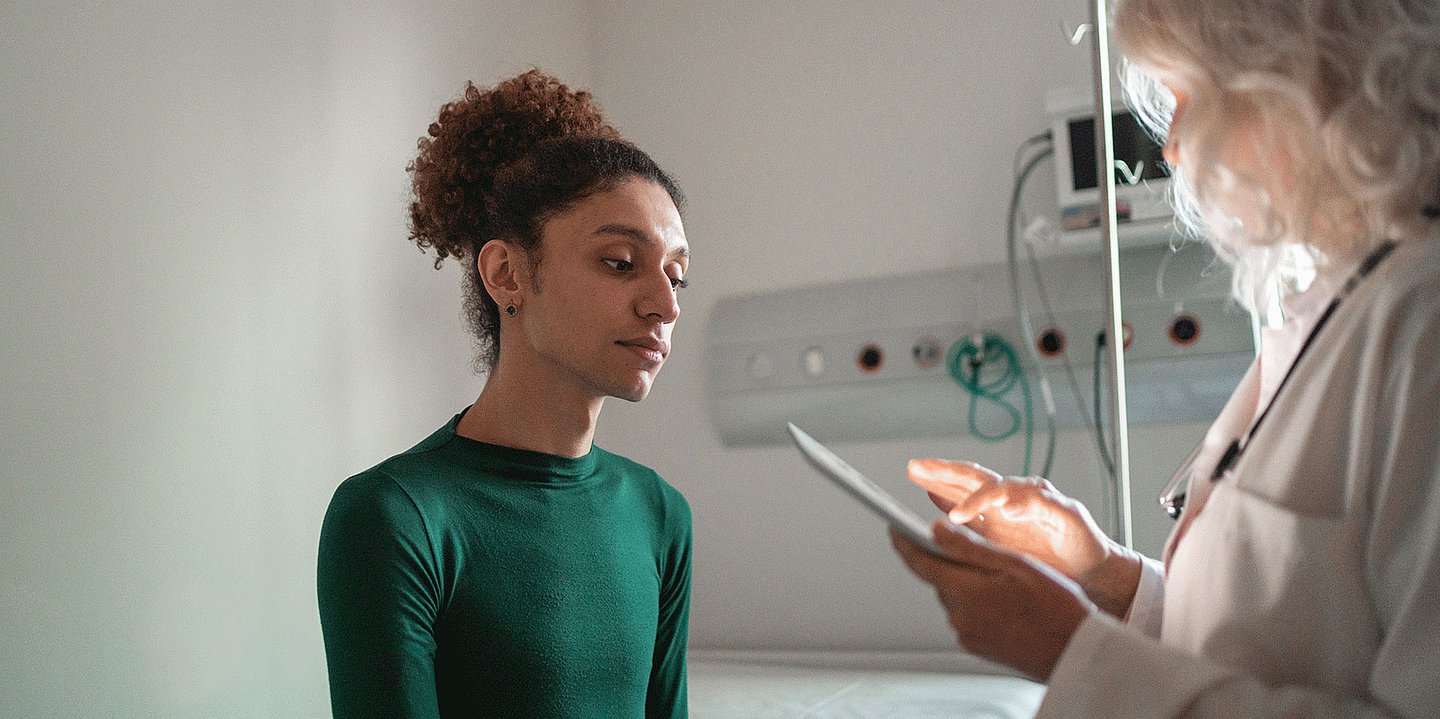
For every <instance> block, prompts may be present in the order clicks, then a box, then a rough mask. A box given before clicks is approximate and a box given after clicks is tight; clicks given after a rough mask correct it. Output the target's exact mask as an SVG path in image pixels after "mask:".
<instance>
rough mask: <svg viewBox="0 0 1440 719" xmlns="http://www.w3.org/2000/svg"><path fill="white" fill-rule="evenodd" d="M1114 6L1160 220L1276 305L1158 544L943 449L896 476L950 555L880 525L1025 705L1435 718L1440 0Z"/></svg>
mask: <svg viewBox="0 0 1440 719" xmlns="http://www.w3.org/2000/svg"><path fill="white" fill-rule="evenodd" d="M1114 24H1115V29H1116V36H1117V38H1118V39H1119V42H1120V44H1121V46H1122V49H1123V50H1124V51H1125V54H1126V57H1127V61H1128V63H1129V70H1128V72H1129V73H1130V75H1131V82H1130V83H1128V89H1129V90H1130V91H1131V92H1132V94H1133V95H1134V98H1135V101H1134V102H1133V103H1132V105H1133V106H1135V107H1137V108H1140V109H1142V110H1145V111H1146V112H1143V113H1142V115H1143V116H1145V117H1148V118H1150V120H1151V121H1152V122H1153V123H1154V124H1155V126H1156V130H1157V132H1159V133H1161V134H1166V133H1167V132H1168V134H1166V140H1165V157H1166V159H1167V161H1169V162H1170V163H1171V165H1172V166H1174V167H1175V169H1176V170H1177V171H1178V172H1177V177H1178V183H1177V184H1178V188H1179V189H1178V196H1177V197H1176V203H1177V207H1178V209H1179V210H1180V216H1181V217H1182V219H1185V220H1186V221H1187V222H1189V223H1190V224H1191V225H1192V227H1193V228H1194V229H1196V230H1197V231H1198V232H1200V233H1202V234H1203V235H1204V236H1205V237H1206V238H1207V239H1208V240H1209V241H1210V242H1211V244H1212V245H1214V246H1215V247H1216V249H1217V251H1218V252H1219V253H1220V255H1221V256H1222V257H1224V258H1226V259H1227V261H1229V262H1230V263H1232V264H1233V265H1234V267H1235V276H1236V278H1237V281H1236V284H1235V288H1234V289H1235V294H1236V297H1237V299H1238V300H1240V301H1241V302H1242V303H1244V304H1247V305H1249V306H1250V307H1251V309H1252V310H1258V309H1259V308H1260V307H1261V306H1263V305H1265V304H1268V302H1269V300H1270V299H1271V298H1275V299H1278V300H1280V301H1282V302H1283V308H1284V314H1285V317H1284V322H1283V324H1281V325H1280V326H1278V327H1274V328H1266V329H1265V330H1264V331H1263V333H1262V338H1261V339H1262V342H1261V345H1262V346H1261V351H1260V354H1259V357H1258V358H1257V360H1256V362H1255V364H1254V365H1252V367H1251V369H1250V371H1249V373H1248V374H1247V375H1246V376H1245V378H1244V379H1243V380H1242V381H1241V384H1240V386H1239V387H1238V388H1237V390H1236V392H1235V394H1234V395H1233V396H1232V398H1231V399H1230V401H1229V403H1228V404H1227V405H1226V407H1225V409H1224V410H1223V411H1222V412H1221V414H1220V416H1219V418H1217V420H1216V421H1215V423H1214V425H1212V426H1211V428H1210V430H1209V431H1208V432H1207V434H1206V436H1205V437H1204V439H1203V441H1202V442H1201V444H1200V446H1199V447H1197V448H1196V450H1195V451H1194V452H1193V453H1192V454H1191V456H1190V458H1189V459H1187V460H1186V461H1185V462H1183V463H1182V464H1181V468H1180V470H1179V471H1178V472H1177V474H1176V476H1175V479H1174V480H1173V481H1172V487H1173V491H1167V497H1165V498H1163V499H1164V500H1165V501H1166V502H1167V506H1166V509H1167V511H1170V512H1171V514H1172V516H1177V515H1178V518H1179V523H1178V524H1177V525H1176V526H1175V529H1174V531H1173V533H1172V534H1171V536H1170V539H1169V541H1168V542H1167V544H1166V547H1165V552H1164V561H1163V563H1162V562H1156V561H1154V560H1150V559H1147V558H1143V557H1141V556H1139V555H1138V554H1136V553H1135V552H1133V551H1130V550H1129V549H1127V548H1125V547H1123V546H1121V545H1119V544H1117V543H1116V542H1114V541H1113V540H1111V539H1109V538H1108V537H1106V536H1105V535H1104V534H1103V533H1102V532H1101V531H1100V530H1099V528H1098V527H1097V526H1096V525H1095V523H1094V521H1093V520H1092V519H1091V518H1090V515H1089V513H1088V512H1087V511H1086V509H1085V507H1084V506H1083V505H1081V504H1079V503H1078V502H1076V501H1075V500H1073V499H1070V498H1068V497H1065V496H1064V495H1062V494H1060V493H1059V492H1058V491H1057V490H1056V489H1055V487H1054V486H1052V485H1051V484H1050V483H1048V482H1046V481H1045V480H1043V479H1040V478H1025V477H1003V476H1000V475H999V474H997V473H995V472H992V471H990V470H988V469H986V468H984V467H980V466H978V465H975V464H970V463H964V462H948V461H944V460H915V461H913V462H912V463H911V466H910V476H911V479H912V480H913V481H915V482H916V483H917V484H920V485H921V486H922V487H925V488H926V489H928V490H929V491H930V492H931V495H932V498H933V499H934V500H935V502H936V504H937V505H938V506H940V507H941V508H942V509H944V510H947V511H948V512H949V519H950V522H949V523H937V524H936V526H935V530H934V531H935V539H936V542H937V543H938V544H939V545H941V546H942V547H943V548H944V549H945V550H946V552H947V554H948V555H949V556H948V560H947V559H942V558H938V557H935V556H931V555H929V554H927V553H926V552H925V551H924V550H923V549H922V548H920V547H919V546H918V545H916V544H915V543H913V542H910V541H908V540H906V539H905V538H903V537H902V536H900V535H898V534H896V533H894V532H892V541H893V543H894V544H895V547H896V549H897V551H899V553H900V554H901V556H902V558H903V559H904V561H905V562H906V564H907V565H908V566H909V567H910V569H911V570H912V571H913V572H914V573H915V574H916V575H918V576H919V577H920V578H921V579H923V580H924V581H925V582H927V583H929V584H931V585H933V586H934V588H935V590H936V593H937V595H938V597H939V600H940V603H941V604H942V605H943V608H944V610H945V613H946V614H947V616H948V618H949V620H950V624H951V626H952V628H953V629H954V630H955V634H956V637H957V639H958V640H959V642H960V644H961V645H963V646H964V647H965V648H966V649H968V650H970V651H973V652H975V653H978V654H981V655H983V656H986V657H989V658H991V659H994V660H997V661H999V662H1002V663H1004V664H1007V665H1009V666H1010V667H1013V668H1015V669H1016V670H1019V671H1021V672H1023V673H1025V674H1027V675H1028V676H1030V677H1033V678H1034V679H1036V680H1039V681H1048V682H1049V685H1050V687H1049V691H1048V692H1047V694H1046V696H1045V699H1044V703H1043V704H1042V706H1041V708H1040V711H1039V716H1040V717H1044V718H1048V717H1107V718H1117V719H1118V718H1130V717H1156V718H1159V717H1192V718H1201V717H1217V718H1219V717H1225V718H1229V717H1289V718H1295V717H1327V718H1331V719H1333V718H1338V717H1407V718H1410V719H1420V718H1421V717H1436V716H1440V682H1437V681H1436V680H1435V679H1436V671H1435V665H1436V661H1437V659H1440V401H1437V394H1440V1H1437V0H1118V2H1117V3H1116V5H1115V9H1114ZM1167 124H1168V128H1167ZM1297 268H1308V270H1309V272H1312V273H1313V281H1311V282H1310V283H1309V284H1308V286H1307V287H1305V288H1304V289H1300V288H1299V287H1298V286H1297V285H1298V279H1297V277H1296V276H1295V272H1296V270H1297ZM1276 287H1285V288H1288V289H1287V290H1286V291H1285V293H1284V295H1283V297H1278V298H1277V297H1276V296H1275V295H1274V294H1272V293H1274V292H1276V290H1275V289H1274V288H1276ZM1267 295H1268V297H1267Z"/></svg>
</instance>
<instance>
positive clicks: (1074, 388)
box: [1025, 243, 1115, 481]
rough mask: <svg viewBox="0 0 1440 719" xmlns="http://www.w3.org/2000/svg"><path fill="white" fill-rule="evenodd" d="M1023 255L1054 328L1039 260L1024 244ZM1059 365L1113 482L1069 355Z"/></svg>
mask: <svg viewBox="0 0 1440 719" xmlns="http://www.w3.org/2000/svg"><path fill="white" fill-rule="evenodd" d="M1025 255H1026V257H1027V259H1028V261H1029V264H1030V276H1031V277H1033V278H1034V279H1035V290H1036V294H1038V295H1040V306H1041V307H1043V308H1044V310H1045V321H1046V322H1049V323H1050V326H1052V327H1054V326H1055V325H1056V324H1057V322H1056V321H1055V310H1054V308H1052V307H1051V306H1050V293H1048V292H1046V291H1045V279H1044V278H1043V277H1041V275H1040V260H1039V259H1037V258H1036V257H1035V247H1034V246H1033V245H1031V244H1029V243H1026V245H1025ZM1027 311H1028V310H1027ZM1060 365H1061V367H1062V368H1063V369H1064V370H1065V379H1066V381H1067V382H1069V385H1070V394H1071V396H1073V397H1074V398H1075V406H1076V407H1077V408H1078V409H1079V410H1080V412H1079V415H1080V423H1081V424H1083V425H1085V431H1086V432H1087V433H1089V434H1090V435H1091V436H1092V437H1094V438H1095V441H1096V445H1095V446H1096V448H1097V449H1098V450H1099V451H1100V463H1101V464H1103V465H1104V466H1105V472H1106V473H1107V474H1108V475H1109V476H1110V478H1111V480H1112V481H1113V480H1114V477H1115V463H1114V462H1113V461H1111V459H1110V450H1109V449H1107V448H1106V446H1105V438H1104V433H1103V432H1097V431H1096V428H1097V427H1101V426H1102V423H1101V422H1100V421H1099V420H1096V421H1095V422H1094V423H1092V422H1091V420H1090V412H1088V411H1086V409H1085V399H1084V396H1083V395H1082V394H1081V392H1080V382H1079V380H1077V379H1075V366H1074V365H1073V364H1071V363H1070V354H1069V353H1066V352H1062V353H1060ZM1099 403H1100V399H1099V396H1098V395H1097V396H1096V399H1095V406H1096V407H1098V406H1099ZM1042 476H1043V475H1042Z"/></svg>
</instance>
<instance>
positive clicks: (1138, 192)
mask: <svg viewBox="0 0 1440 719" xmlns="http://www.w3.org/2000/svg"><path fill="white" fill-rule="evenodd" d="M1091 97H1092V96H1091V94H1090V93H1089V92H1061V93H1052V94H1051V96H1050V97H1049V98H1047V101H1046V109H1047V110H1048V111H1049V113H1050V117H1051V132H1052V133H1053V142H1054V147H1055V190H1056V192H1055V197H1056V200H1057V202H1058V203H1059V206H1060V213H1061V219H1062V224H1063V226H1064V228H1065V229H1066V230H1080V229H1085V228H1088V227H1095V226H1097V225H1099V224H1100V214H1099V213H1100V210H1099V202H1100V189H1099V179H1100V176H1099V174H1098V172H1097V170H1098V167H1097V165H1096V162H1095V132H1096V122H1095V109H1094V106H1093V101H1092V99H1091ZM1112 125H1113V131H1114V147H1115V171H1114V172H1115V205H1116V211H1117V216H1118V219H1119V221H1120V222H1122V223H1124V222H1144V221H1151V220H1164V219H1168V218H1169V217H1170V216H1171V214H1172V212H1171V209H1170V204H1169V201H1168V200H1167V199H1166V191H1167V190H1168V189H1169V183H1170V167H1169V165H1167V164H1166V163H1165V159H1164V157H1163V156H1162V146H1161V145H1160V143H1159V142H1157V141H1156V140H1155V138H1154V137H1152V136H1151V135H1150V133H1149V131H1147V130H1146V129H1145V128H1144V127H1143V126H1142V125H1141V124H1140V122H1139V120H1138V118H1136V117H1135V115H1134V114H1133V113H1131V112H1130V111H1129V109H1127V108H1126V107H1124V106H1123V105H1121V104H1116V105H1115V106H1114V113H1113V114H1112Z"/></svg>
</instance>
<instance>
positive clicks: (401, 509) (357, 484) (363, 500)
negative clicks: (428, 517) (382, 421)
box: [326, 464, 417, 521]
mask: <svg viewBox="0 0 1440 719" xmlns="http://www.w3.org/2000/svg"><path fill="white" fill-rule="evenodd" d="M416 511H417V509H416V507H415V501H414V499H413V498H412V497H411V496H410V493H409V492H408V491H406V489H405V487H404V486H403V485H402V484H401V483H400V482H398V481H396V479H395V477H393V476H392V475H391V474H390V473H389V472H388V471H387V470H386V468H385V465H384V464H380V465H376V466H374V467H371V468H370V469H367V470H365V471H364V472H361V473H359V474H356V475H354V476H352V477H349V478H348V479H346V480H345V481H343V482H341V483H340V486H338V487H336V488H335V494H334V496H332V497H331V498H330V508H329V510H328V511H327V512H326V517H327V521H328V520H329V518H331V517H335V518H341V517H351V518H354V519H355V521H377V520H379V519H381V518H389V519H390V521H393V520H394V519H396V518H399V517H404V516H407V515H413V514H415V512H416Z"/></svg>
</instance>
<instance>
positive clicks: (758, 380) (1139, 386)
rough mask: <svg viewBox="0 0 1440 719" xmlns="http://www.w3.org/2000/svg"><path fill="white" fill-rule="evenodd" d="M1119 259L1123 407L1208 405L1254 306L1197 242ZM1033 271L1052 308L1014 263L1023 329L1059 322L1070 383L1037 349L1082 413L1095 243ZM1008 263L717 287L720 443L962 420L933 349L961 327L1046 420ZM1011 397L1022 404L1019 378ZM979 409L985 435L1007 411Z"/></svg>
mask: <svg viewBox="0 0 1440 719" xmlns="http://www.w3.org/2000/svg"><path fill="white" fill-rule="evenodd" d="M1121 268H1122V270H1121V280H1122V282H1121V284H1122V287H1121V293H1122V298H1123V301H1124V306H1125V321H1126V322H1127V323H1128V324H1129V325H1130V327H1131V329H1132V344H1131V345H1130V347H1129V349H1127V350H1126V380H1127V384H1128V389H1129V416H1130V421H1131V422H1132V423H1175V422H1195V421H1205V420H1211V419H1213V418H1214V417H1215V416H1216V415H1218V414H1219V412H1220V409H1221V408H1222V407H1223V406H1224V404H1225V401H1226V400H1227V399H1228V398H1229V396H1230V392H1231V391H1232V390H1233V389H1234V387H1235V385H1236V384H1237V383H1238V382H1239V380H1240V378H1241V376H1243V374H1244V372H1245V370H1246V368H1247V367H1248V366H1249V365H1250V362H1251V360H1252V359H1253V357H1254V332H1253V327H1252V323H1251V318H1250V316H1249V314H1248V313H1246V312H1244V311H1243V310H1242V309H1240V308H1239V307H1238V306H1237V305H1236V304H1235V303H1234V302H1233V301H1232V300H1230V299H1229V296H1228V292H1229V273H1228V272H1227V271H1226V269H1225V267H1224V266H1223V265H1221V264H1220V263H1219V262H1217V261H1216V260H1215V258H1214V255H1213V254H1212V253H1211V252H1210V251H1209V249H1208V248H1207V247H1205V246H1204V245H1203V244H1199V243H1190V244H1187V245H1183V246H1181V247H1180V248H1179V249H1171V248H1170V247H1167V246H1160V247H1154V246H1150V247H1137V248H1131V249H1127V250H1124V251H1123V252H1122V254H1121ZM1039 273H1040V275H1041V278H1042V280H1043V281H1044V282H1045V294H1046V295H1047V298H1048V299H1049V304H1050V307H1051V308H1053V309H1054V310H1055V311H1056V314H1055V316H1054V317H1053V322H1052V321H1051V318H1048V317H1047V315H1046V312H1045V310H1044V307H1043V304H1042V303H1041V301H1040V299H1039V298H1040V295H1039V292H1038V289H1037V287H1036V285H1035V284H1034V281H1033V274H1032V272H1031V271H1030V268H1029V267H1028V266H1027V267H1024V268H1022V275H1021V284H1022V287H1023V290H1024V293H1025V298H1026V302H1027V306H1028V307H1029V308H1030V314H1031V321H1032V324H1033V327H1034V330H1035V332H1036V334H1037V335H1038V334H1039V333H1041V332H1042V331H1044V330H1045V329H1047V328H1049V327H1055V328H1058V329H1059V330H1060V331H1061V332H1063V333H1064V335H1065V337H1066V339H1067V347H1066V350H1065V359H1066V360H1068V363H1069V365H1070V368H1071V371H1072V372H1073V373H1074V375H1075V384H1076V385H1078V388H1079V390H1080V394H1079V396H1077V395H1076V393H1075V392H1074V391H1072V388H1071V383H1070V380H1069V378H1068V377H1067V376H1066V373H1065V371H1064V364H1065V363H1064V362H1063V361H1062V360H1061V359H1060V358H1059V357H1052V358H1042V359H1041V364H1042V365H1043V367H1044V369H1045V372H1046V375H1047V376H1048V377H1049V380H1050V384H1051V388H1052V390H1053V396H1054V399H1055V404H1056V422H1057V424H1058V425H1059V426H1061V427H1077V426H1082V425H1084V424H1086V423H1087V421H1088V418H1089V417H1090V416H1091V413H1093V405H1092V399H1091V398H1092V396H1093V384H1092V382H1093V367H1094V365H1093V358H1094V353H1095V341H1096V335H1097V334H1099V333H1100V332H1101V331H1102V329H1103V328H1104V327H1105V316H1104V305H1103V301H1104V300H1103V296H1104V287H1105V275H1104V265H1103V264H1102V263H1101V258H1100V257H1098V256H1089V255H1086V256H1059V257H1050V258H1045V259H1041V260H1040V263H1039ZM1008 277H1009V274H1008V269H1007V268H1006V267H1005V266H1004V265H992V266H980V267H970V268H962V269H949V270H935V271H930V272H924V273H917V274H912V275H904V276H895V277H883V278H875V279H865V280H855V281H848V282H838V283H831V284H826V285H818V286H812V287H803V288H796V289H789V290H784V291H779V292H770V293H762V294H753V295H744V296H731V297H724V298H721V299H720V300H718V301H717V302H716V304H715V307H714V310H713V313H712V315H711V318H710V325H709V328H710V332H709V337H708V356H709V368H708V383H709V396H710V406H711V417H712V419H713V420H714V423H715V426H716V429H717V431H718V432H719V434H720V437H721V439H722V441H724V443H725V444H727V445H732V446H738V445H761V444H778V443H783V442H786V441H788V435H787V434H786V433H785V423H786V422H795V423H796V424H798V425H800V426H801V427H804V428H805V429H806V431H808V432H810V433H811V434H812V435H814V436H815V437H816V438H817V439H820V440H821V441H855V440H877V439H897V438H905V437H921V436H954V435H965V434H968V433H969V425H968V413H969V405H970V396H969V394H968V393H966V392H965V391H964V390H963V389H962V388H961V387H960V386H959V385H958V384H957V383H956V382H955V381H954V380H953V379H952V378H951V377H950V374H949V371H948V368H947V366H946V363H945V361H944V360H945V356H946V354H948V351H949V350H950V349H951V347H952V346H953V345H954V344H955V343H956V342H957V341H959V340H961V339H962V338H965V337H969V336H974V335H977V334H984V333H994V334H998V335H1000V336H1001V337H1002V338H1004V339H1005V340H1006V341H1007V342H1008V343H1010V344H1011V345H1012V346H1013V347H1014V348H1015V350H1016V352H1017V353H1018V354H1019V355H1020V359H1021V366H1022V368H1023V369H1024V370H1025V372H1026V376H1027V378H1028V379H1029V380H1030V385H1031V389H1032V395H1033V400H1032V401H1033V405H1032V406H1033V408H1034V411H1035V425H1034V426H1035V431H1036V432H1037V433H1038V432H1041V431H1043V428H1044V417H1043V412H1044V407H1043V404H1042V400H1041V397H1040V387H1039V382H1038V377H1037V376H1036V372H1035V370H1036V367H1035V365H1034V363H1033V362H1032V361H1031V359H1030V356H1029V353H1028V351H1027V350H1026V349H1025V346H1024V344H1022V343H1030V342H1033V341H1035V340H1036V339H1037V338H1026V337H1022V336H1021V330H1020V322H1019V319H1018V318H1017V317H1016V316H1015V314H1014V312H1013V309H1012V303H1011V299H1010V290H1009V281H1008ZM1180 317H1183V318H1185V319H1187V320H1189V321H1191V322H1193V323H1194V325H1195V326H1196V327H1198V334H1196V335H1195V336H1194V338H1193V340H1192V341H1189V342H1187V343H1181V342H1177V341H1176V340H1175V339H1173V338H1172V337H1171V329H1172V324H1173V323H1174V321H1175V320H1176V318H1180ZM917 345H920V346H921V348H922V351H921V352H919V360H918V361H917V353H916V349H915V348H916V346H917ZM934 348H938V349H939V350H940V352H939V354H940V356H939V357H938V358H936V357H934ZM927 350H928V351H927ZM867 351H868V352H869V356H868V357H866V358H865V359H866V360H875V359H877V358H878V360H879V361H878V363H874V362H871V363H870V364H871V365H872V366H869V367H867V366H865V363H864V362H862V361H861V360H862V354H865V353H866V352H867ZM936 359H938V360H939V361H934V360H936ZM1105 397H1106V400H1105V401H1104V402H1102V404H1103V405H1104V406H1102V411H1103V412H1105V414H1106V416H1107V417H1108V414H1109V412H1108V394H1107V395H1105ZM1009 400H1010V401H1011V402H1012V403H1013V404H1015V405H1017V406H1019V405H1020V404H1021V402H1022V399H1021V394H1020V392H1019V390H1018V388H1017V389H1016V390H1015V391H1014V392H1013V393H1012V395H1011V396H1010V397H1009ZM977 421H978V422H979V424H980V425H981V427H982V428H983V429H984V430H985V431H987V432H990V433H994V432H998V431H1003V430H1004V429H1005V428H1006V427H1008V426H1009V425H1010V423H1011V420H1010V419H1009V417H1008V415H1007V414H1006V413H1005V412H1004V411H1003V410H1002V409H1000V408H998V407H994V406H992V405H990V404H989V403H987V402H984V401H982V402H981V406H980V407H979V408H978V410H977Z"/></svg>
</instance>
